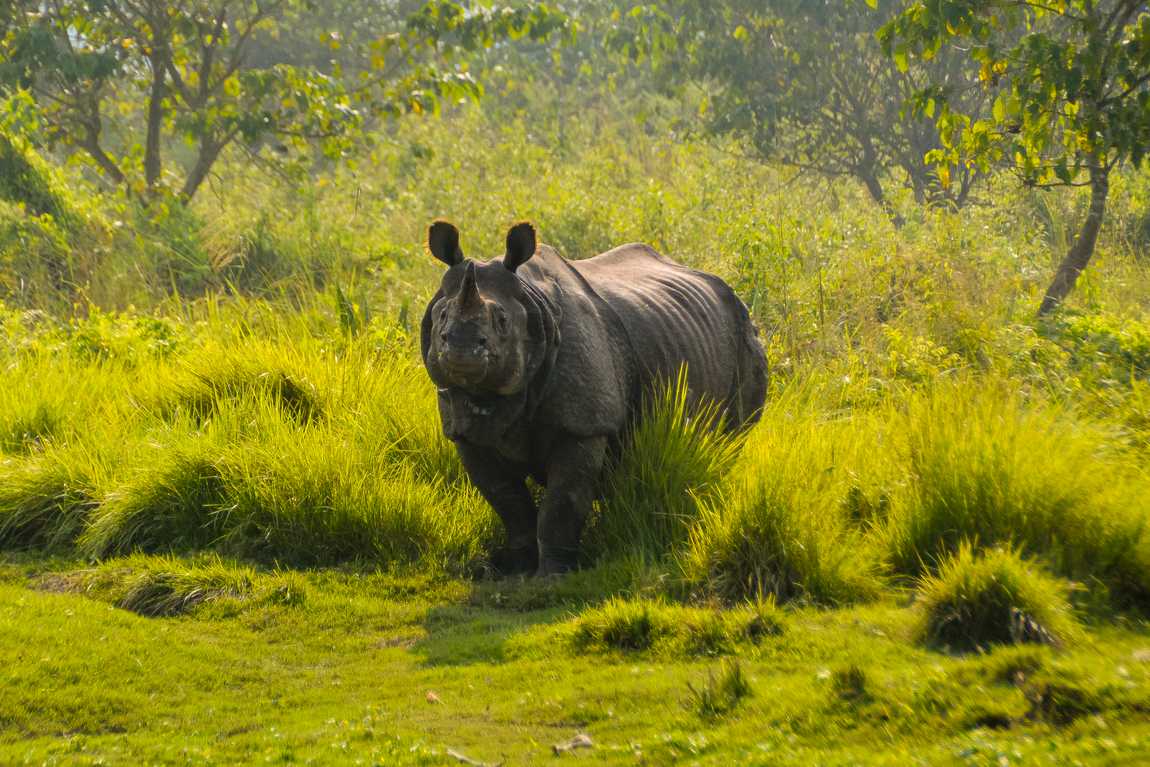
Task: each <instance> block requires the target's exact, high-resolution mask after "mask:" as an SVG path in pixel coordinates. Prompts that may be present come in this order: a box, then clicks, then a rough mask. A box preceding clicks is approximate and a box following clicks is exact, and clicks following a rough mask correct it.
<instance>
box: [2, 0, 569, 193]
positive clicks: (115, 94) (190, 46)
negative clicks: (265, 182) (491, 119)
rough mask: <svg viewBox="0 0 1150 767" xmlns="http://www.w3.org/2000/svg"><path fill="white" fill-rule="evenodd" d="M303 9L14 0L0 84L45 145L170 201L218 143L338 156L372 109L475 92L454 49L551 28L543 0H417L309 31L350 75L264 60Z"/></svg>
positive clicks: (308, 19)
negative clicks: (168, 161)
mask: <svg viewBox="0 0 1150 767" xmlns="http://www.w3.org/2000/svg"><path fill="white" fill-rule="evenodd" d="M315 13H316V5H315V4H313V3H311V2H309V1H308V0H255V1H254V2H253V1H252V0H180V1H179V2H174V3H173V2H161V1H160V0H53V2H49V3H43V2H39V0H16V2H15V4H14V5H12V6H9V7H8V8H6V10H5V12H4V13H3V14H2V15H0V91H3V92H4V93H5V94H6V95H8V96H9V98H10V99H14V101H13V103H18V99H19V96H20V94H28V95H30V96H31V97H32V99H34V101H35V104H36V106H37V108H38V109H39V119H40V122H41V125H42V127H43V131H42V138H43V140H44V141H45V143H48V144H49V145H63V146H64V147H65V148H69V149H73V150H79V151H81V152H82V153H84V154H85V155H86V156H88V157H89V158H90V159H91V160H93V161H94V162H95V164H96V166H97V167H98V168H99V169H100V170H101V171H102V172H103V174H104V176H105V177H107V178H108V179H109V180H111V181H112V182H114V183H116V184H123V185H126V186H128V187H129V188H130V189H133V190H135V191H137V192H139V193H147V194H150V195H154V194H155V193H157V192H159V191H162V190H164V189H167V188H169V186H170V185H171V184H172V183H173V182H175V183H176V184H178V186H175V187H174V188H175V189H178V190H179V193H180V195H181V196H182V197H184V198H185V199H186V198H190V197H192V196H193V195H194V194H195V192H196V190H197V189H198V188H199V186H200V184H201V183H202V182H203V181H204V179H205V178H206V177H207V174H208V172H209V171H210V169H211V166H212V164H213V163H214V162H215V160H216V159H217V158H218V157H219V156H220V154H221V152H222V151H223V150H224V149H225V148H227V147H229V146H232V145H238V146H240V147H242V148H243V149H244V150H245V151H247V152H248V153H249V154H250V155H251V158H252V159H254V160H257V161H259V162H261V163H264V164H267V165H271V166H275V167H277V168H279V169H285V168H289V167H290V166H291V165H292V164H296V165H302V164H303V162H304V161H305V160H306V158H307V156H308V155H309V154H311V153H312V150H318V151H319V152H321V153H322V154H323V155H324V156H326V157H328V158H332V159H335V158H340V157H343V156H345V155H346V154H347V153H348V151H349V149H350V148H351V146H352V145H353V144H354V143H355V142H356V141H357V140H359V139H361V138H362V137H363V130H364V128H365V126H366V125H368V124H370V123H371V122H372V121H373V120H375V119H378V118H381V117H387V116H394V115H398V114H403V113H407V112H424V111H434V110H436V109H438V108H439V105H440V104H441V103H442V102H443V101H445V100H455V99H461V98H476V97H478V96H479V95H480V93H481V88H480V85H479V84H478V83H477V82H476V81H475V80H474V78H472V77H471V75H470V74H469V72H468V71H467V66H466V62H465V61H463V60H462V58H461V56H462V54H465V53H466V52H468V51H471V50H476V49H479V48H483V47H488V46H491V45H494V44H495V43H496V42H498V41H501V40H506V39H515V38H518V37H522V36H531V37H533V38H535V39H543V38H547V37H548V36H550V35H552V34H553V33H555V32H556V31H557V30H562V29H565V28H567V20H566V18H565V16H563V14H561V13H559V12H558V11H556V10H553V9H551V8H549V7H547V6H545V5H538V6H532V7H523V8H514V9H513V8H506V7H502V6H487V5H472V4H463V3H458V2H453V1H452V0H429V1H428V2H426V3H424V4H422V5H421V6H419V7H418V9H417V10H415V11H414V12H413V13H411V15H409V16H408V17H407V18H406V20H405V21H404V22H403V23H401V24H399V25H398V26H395V27H390V28H383V27H381V28H379V29H374V30H371V32H370V33H369V34H366V35H365V34H362V33H361V34H356V35H354V36H351V35H346V36H345V35H343V34H341V33H340V31H339V30H332V29H324V28H322V27H320V28H315V29H314V34H315V36H316V38H317V39H318V40H320V41H322V42H323V44H324V45H326V46H327V48H328V49H329V50H330V51H331V52H332V53H333V54H334V53H335V52H337V51H338V50H339V49H340V48H341V47H342V45H343V40H344V39H351V38H353V39H354V40H355V41H356V43H357V45H358V46H360V47H361V50H360V51H359V52H360V53H363V54H364V55H362V56H357V57H356V58H355V61H357V62H359V61H363V62H365V63H364V64H362V65H357V69H356V71H355V72H347V71H345V66H344V65H343V64H342V63H341V61H340V60H339V58H338V57H337V56H334V55H333V56H332V57H330V58H329V59H328V60H327V61H326V62H325V61H317V62H315V63H298V62H297V61H293V60H290V59H284V58H282V57H278V56H277V55H276V54H275V51H276V48H277V46H276V45H275V41H276V40H278V39H279V38H280V36H281V35H282V34H284V33H285V31H290V34H293V35H298V34H299V30H300V29H308V28H309V25H311V24H312V23H314V20H315V18H316V17H315ZM253 53H259V54H261V55H259V56H254V57H253ZM253 59H255V60H254V61H253ZM141 136H142V137H143V141H140V140H139V137H141ZM172 139H177V140H182V141H184V142H186V143H187V144H188V145H190V146H192V147H194V148H195V152H194V159H193V160H192V162H191V163H190V164H189V165H188V167H186V168H184V169H182V172H180V173H172V172H171V171H170V170H167V171H166V169H165V163H164V151H165V148H166V147H167V146H168V144H169V143H170V141H171V140H172ZM268 146H270V147H272V148H274V149H275V150H276V151H273V152H266V151H261V150H263V149H264V148H265V147H268ZM292 149H295V150H298V151H296V152H292V151H290V150H292Z"/></svg>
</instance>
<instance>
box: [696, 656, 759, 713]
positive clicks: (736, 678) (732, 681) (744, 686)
mask: <svg viewBox="0 0 1150 767" xmlns="http://www.w3.org/2000/svg"><path fill="white" fill-rule="evenodd" d="M687 690H688V705H689V707H690V708H691V709H692V710H694V711H695V713H697V714H698V715H699V716H700V717H701V718H703V719H718V718H719V717H722V716H725V715H726V714H729V713H730V712H732V711H734V710H735V709H736V708H737V707H738V706H739V704H740V703H742V701H743V700H744V699H745V698H748V697H750V696H751V694H752V693H753V691H752V689H751V683H750V681H748V680H747V677H746V675H745V674H744V673H743V667H742V666H740V665H739V661H738V660H735V659H729V658H724V659H723V661H722V662H721V663H720V664H719V673H718V674H716V673H715V672H714V671H710V672H708V674H707V681H706V682H704V683H703V684H702V685H701V686H700V687H698V688H696V687H695V686H694V685H692V684H691V683H690V682H688V683H687Z"/></svg>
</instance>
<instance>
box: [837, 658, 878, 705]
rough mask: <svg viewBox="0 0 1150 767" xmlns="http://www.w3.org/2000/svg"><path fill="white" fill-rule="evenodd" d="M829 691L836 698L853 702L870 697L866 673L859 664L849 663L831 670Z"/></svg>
mask: <svg viewBox="0 0 1150 767" xmlns="http://www.w3.org/2000/svg"><path fill="white" fill-rule="evenodd" d="M831 693H832V694H833V695H834V696H835V698H836V699H838V700H841V701H845V702H848V703H853V702H857V701H861V700H864V699H866V698H868V697H870V693H869V691H868V690H867V673H866V671H864V670H863V669H862V668H861V667H860V666H858V665H856V664H853V663H852V664H850V665H849V666H845V667H843V668H838V669H835V670H834V671H833V672H831Z"/></svg>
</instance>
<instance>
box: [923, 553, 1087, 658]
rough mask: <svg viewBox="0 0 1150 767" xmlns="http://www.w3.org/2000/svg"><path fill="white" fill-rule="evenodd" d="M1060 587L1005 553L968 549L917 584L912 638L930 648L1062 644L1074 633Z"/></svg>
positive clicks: (972, 648)
mask: <svg viewBox="0 0 1150 767" xmlns="http://www.w3.org/2000/svg"><path fill="white" fill-rule="evenodd" d="M1065 591H1066V589H1065V586H1064V585H1063V584H1062V583H1061V582H1059V581H1057V580H1054V579H1053V578H1050V577H1049V576H1046V575H1044V574H1043V573H1042V572H1040V571H1039V570H1037V569H1036V568H1034V567H1033V566H1031V565H1030V564H1028V563H1027V562H1026V561H1025V560H1023V559H1022V557H1021V556H1019V554H1018V553H1017V552H1016V551H1014V550H1012V549H1008V548H998V549H991V550H989V551H986V552H984V553H982V554H976V553H975V551H974V549H973V547H971V546H970V545H968V544H963V545H961V546H959V549H958V552H957V553H956V554H954V555H953V556H951V557H949V558H947V559H945V560H943V562H942V564H941V565H940V567H939V571H938V574H937V575H928V576H925V577H923V578H922V579H921V581H920V584H919V594H918V600H917V604H918V609H919V611H920V620H919V625H918V628H917V635H918V638H919V640H920V641H922V642H924V643H925V644H928V645H931V646H933V647H941V648H949V649H952V650H960V651H962V650H976V649H980V648H984V647H988V646H990V645H994V644H1023V643H1037V644H1048V645H1055V646H1059V645H1063V644H1065V643H1066V642H1067V641H1068V640H1069V639H1070V638H1071V637H1072V636H1074V634H1075V631H1076V628H1075V622H1074V619H1073V617H1072V616H1071V613H1070V607H1069V605H1068V604H1067V602H1066V599H1065V596H1064V594H1065Z"/></svg>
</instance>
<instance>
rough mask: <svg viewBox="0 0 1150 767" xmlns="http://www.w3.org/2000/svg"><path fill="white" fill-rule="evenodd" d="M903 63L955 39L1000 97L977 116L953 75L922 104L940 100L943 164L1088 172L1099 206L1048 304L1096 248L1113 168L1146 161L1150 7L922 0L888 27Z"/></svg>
mask: <svg viewBox="0 0 1150 767" xmlns="http://www.w3.org/2000/svg"><path fill="white" fill-rule="evenodd" d="M881 37H882V40H883V46H884V48H885V49H886V50H887V52H888V53H891V54H892V55H893V56H894V58H895V60H896V61H897V62H898V63H899V65H900V67H902V68H904V69H905V68H907V66H908V63H907V61H908V57H909V55H911V54H913V55H916V56H918V57H921V58H922V59H925V60H931V59H934V58H935V57H936V56H937V55H939V53H940V51H942V50H943V49H944V48H949V47H950V46H951V45H952V43H953V44H956V45H961V46H963V47H965V48H966V49H967V50H968V51H969V55H970V57H971V59H972V60H973V61H975V62H977V63H978V65H979V75H978V78H979V82H980V83H981V84H982V86H983V87H984V88H985V89H986V90H987V91H988V92H990V93H992V94H993V96H994V106H993V109H992V111H991V114H990V115H988V116H982V117H979V116H972V115H970V114H968V113H967V110H965V109H963V108H962V107H961V106H959V105H955V104H953V103H951V102H952V99H951V91H950V90H948V89H947V88H946V87H943V86H937V85H936V86H935V87H932V88H929V89H927V90H925V91H924V92H923V93H921V94H920V96H919V103H920V106H921V107H923V108H924V109H926V110H927V111H930V112H933V111H934V110H935V109H936V108H937V109H938V130H939V138H940V140H941V142H942V147H941V148H940V149H938V150H936V151H933V152H931V153H930V155H928V158H929V159H931V160H932V161H934V162H936V163H939V165H940V173H942V174H943V175H942V178H943V179H944V180H945V179H946V178H947V176H946V171H944V170H942V169H943V168H949V167H950V166H951V165H953V164H955V163H959V162H961V163H964V164H966V165H967V166H968V167H969V166H976V167H979V168H983V169H986V168H989V167H990V166H991V165H992V164H994V163H996V162H999V161H1003V160H1004V161H1006V162H1009V163H1012V167H1013V169H1014V170H1015V172H1016V173H1018V175H1019V176H1020V177H1021V178H1022V180H1023V181H1024V182H1025V183H1027V184H1030V185H1035V186H1041V187H1049V186H1055V185H1071V184H1078V183H1082V182H1081V181H1080V178H1081V176H1082V175H1084V174H1085V175H1087V176H1088V182H1087V183H1089V185H1090V187H1091V193H1092V199H1091V209H1090V212H1089V214H1088V215H1087V217H1086V219H1085V221H1084V222H1083V225H1082V230H1081V232H1080V234H1079V237H1078V240H1077V242H1076V243H1075V245H1074V246H1073V247H1072V248H1071V249H1070V251H1069V252H1068V253H1067V255H1066V258H1065V259H1064V261H1063V263H1062V266H1061V267H1060V269H1059V271H1058V273H1057V274H1056V275H1055V279H1054V281H1053V282H1052V283H1051V285H1050V287H1049V288H1048V290H1047V293H1046V296H1045V297H1044V299H1043V303H1042V306H1041V308H1040V312H1041V313H1049V312H1051V311H1053V310H1054V309H1055V308H1056V307H1057V306H1059V305H1060V304H1061V303H1062V301H1063V300H1064V299H1065V298H1066V296H1067V295H1068V294H1069V293H1070V291H1071V289H1073V287H1074V285H1075V283H1076V281H1077V279H1078V275H1079V274H1080V273H1081V272H1082V271H1083V270H1084V269H1085V268H1086V265H1087V264H1088V263H1089V261H1090V258H1091V256H1092V255H1093V253H1094V247H1095V241H1096V238H1097V236H1098V230H1099V228H1100V227H1101V225H1102V219H1103V215H1104V212H1105V209H1106V199H1107V196H1108V193H1109V179H1110V173H1111V171H1112V170H1113V168H1115V167H1116V166H1118V165H1120V164H1122V163H1125V162H1129V163H1131V164H1132V165H1134V166H1136V167H1137V166H1139V165H1141V164H1142V162H1143V160H1144V159H1145V157H1146V147H1147V146H1150V13H1147V11H1146V6H1145V4H1144V3H1141V2H1132V1H1131V0H1106V1H1104V2H1096V0H1069V1H1068V2H1061V3H1055V4H1053V5H1046V4H1042V3H1028V2H1027V3H1018V4H1014V5H1009V6H1006V7H1003V5H1002V4H1001V3H998V2H993V1H992V0H945V1H944V2H933V0H932V2H915V3H912V4H911V5H910V6H909V7H908V8H906V9H905V10H904V11H902V13H900V14H899V16H898V17H897V18H895V19H894V20H893V21H892V22H891V23H890V24H889V25H887V26H886V27H885V28H884V29H883V30H882V32H881Z"/></svg>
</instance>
